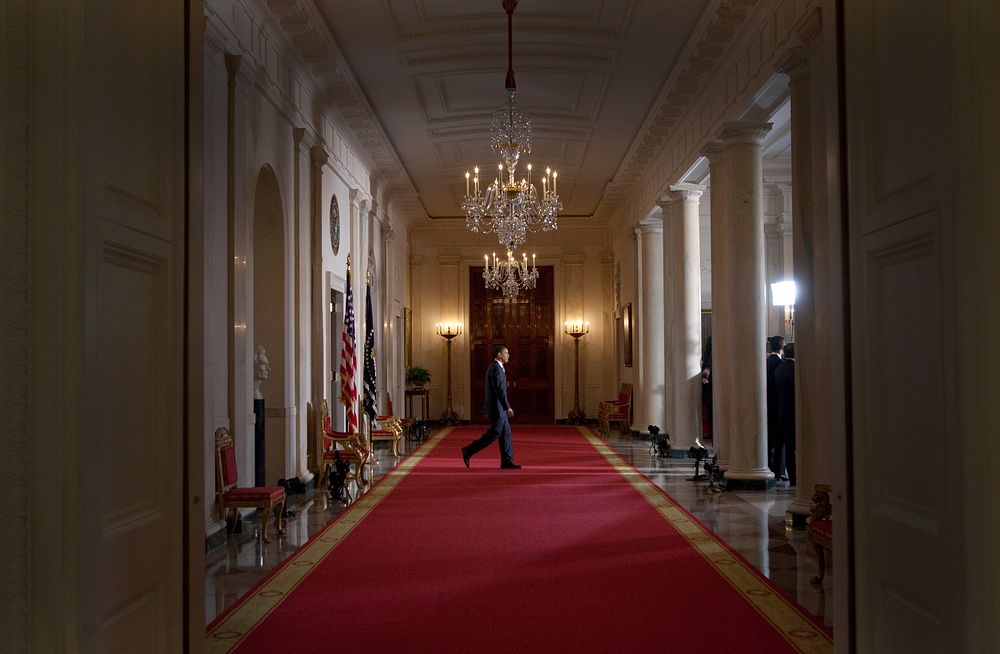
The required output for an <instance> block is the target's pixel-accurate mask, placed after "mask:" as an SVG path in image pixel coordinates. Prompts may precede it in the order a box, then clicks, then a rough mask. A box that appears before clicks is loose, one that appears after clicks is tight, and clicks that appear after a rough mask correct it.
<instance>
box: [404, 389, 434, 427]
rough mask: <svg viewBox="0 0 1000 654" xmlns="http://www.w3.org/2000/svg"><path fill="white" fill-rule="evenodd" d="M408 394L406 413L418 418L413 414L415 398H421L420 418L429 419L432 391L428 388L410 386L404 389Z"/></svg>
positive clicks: (406, 394)
mask: <svg viewBox="0 0 1000 654" xmlns="http://www.w3.org/2000/svg"><path fill="white" fill-rule="evenodd" d="M404 394H405V396H406V415H407V416H408V417H413V418H416V416H415V415H414V414H413V398H415V397H416V398H419V400H420V419H421V420H427V419H428V418H429V417H430V414H431V399H430V393H429V392H428V390H427V389H426V388H408V389H406V391H404Z"/></svg>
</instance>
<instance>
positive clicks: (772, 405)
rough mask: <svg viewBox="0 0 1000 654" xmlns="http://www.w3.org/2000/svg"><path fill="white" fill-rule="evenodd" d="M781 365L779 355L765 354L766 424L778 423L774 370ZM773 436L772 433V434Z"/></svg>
mask: <svg viewBox="0 0 1000 654" xmlns="http://www.w3.org/2000/svg"><path fill="white" fill-rule="evenodd" d="M780 365H781V357H780V356H778V355H777V354H774V353H773V352H772V353H771V354H768V355H767V424H768V429H770V428H771V425H772V423H773V424H774V425H777V424H778V387H777V386H776V385H775V383H774V371H775V370H777V369H778V366H780ZM772 436H773V434H772Z"/></svg>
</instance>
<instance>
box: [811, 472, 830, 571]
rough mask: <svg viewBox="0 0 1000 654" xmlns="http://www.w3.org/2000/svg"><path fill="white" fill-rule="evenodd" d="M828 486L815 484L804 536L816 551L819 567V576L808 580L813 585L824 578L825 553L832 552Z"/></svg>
mask: <svg viewBox="0 0 1000 654" xmlns="http://www.w3.org/2000/svg"><path fill="white" fill-rule="evenodd" d="M831 490H832V486H830V485H829V484H816V486H815V490H814V492H813V496H812V501H813V506H812V515H810V516H809V525H808V526H807V527H806V536H808V538H809V541H810V542H811V543H812V544H813V548H815V550H816V564H817V565H818V566H819V574H818V575H816V576H815V577H813V578H812V579H810V581H811V582H812V583H814V584H821V583H823V577H825V576H826V553H827V552H832V551H833V519H832V514H833V507H832V506H831V505H830V491H831Z"/></svg>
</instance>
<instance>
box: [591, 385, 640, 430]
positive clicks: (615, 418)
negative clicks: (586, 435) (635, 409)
mask: <svg viewBox="0 0 1000 654" xmlns="http://www.w3.org/2000/svg"><path fill="white" fill-rule="evenodd" d="M612 423H621V426H622V433H623V434H624V433H627V432H628V430H629V429H630V428H631V427H632V384H629V383H627V382H626V383H623V384H622V388H621V390H620V391H619V392H618V399H616V400H606V401H604V402H601V405H600V407H598V409H597V424H598V428H599V429H600V431H601V433H602V434H609V433H610V432H611V425H612Z"/></svg>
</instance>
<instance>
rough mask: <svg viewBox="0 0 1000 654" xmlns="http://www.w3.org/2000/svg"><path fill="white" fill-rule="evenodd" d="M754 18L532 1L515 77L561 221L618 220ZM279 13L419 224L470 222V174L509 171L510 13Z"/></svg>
mask: <svg viewBox="0 0 1000 654" xmlns="http://www.w3.org/2000/svg"><path fill="white" fill-rule="evenodd" d="M746 4H747V3H745V2H725V1H724V0H520V2H519V5H518V7H517V9H516V11H515V12H514V21H513V26H514V41H513V66H514V72H515V74H516V79H517V90H518V94H517V97H518V101H519V103H520V104H521V106H522V107H523V108H524V109H525V110H526V111H528V112H529V113H530V115H531V117H532V132H533V142H532V152H531V154H530V155H529V156H528V158H527V161H529V162H531V163H533V164H534V166H535V168H536V170H537V169H538V168H539V167H541V168H543V169H544V168H545V167H546V166H551V167H553V168H555V169H557V170H558V171H559V192H560V196H561V198H562V201H563V205H564V210H563V212H562V214H561V215H562V216H564V217H580V218H591V217H595V216H596V217H597V218H604V217H605V215H606V214H610V213H611V212H612V211H613V210H614V209H615V207H616V203H617V202H620V198H621V197H622V196H623V195H624V193H625V192H627V188H628V186H629V184H631V183H632V182H634V180H635V179H636V178H637V177H638V176H639V175H641V174H642V173H643V172H644V170H645V169H646V168H647V167H648V165H649V163H650V161H651V159H652V156H651V155H650V153H649V151H650V150H652V149H655V148H656V147H657V145H658V144H659V143H661V142H662V141H663V139H664V136H665V134H666V132H667V131H668V130H669V125H670V121H671V120H672V119H674V118H676V116H677V114H678V112H677V111H676V110H675V109H670V108H668V107H667V106H666V102H667V99H668V98H669V97H676V96H678V94H683V93H687V94H693V93H695V92H696V90H697V89H698V87H699V78H700V76H702V75H703V74H705V73H707V72H708V71H710V70H711V69H712V67H713V65H714V63H715V60H717V59H718V58H719V57H720V56H721V54H722V53H723V51H724V45H725V42H726V41H727V40H728V39H731V38H732V33H733V31H734V30H736V29H738V27H739V25H740V23H741V22H742V21H743V19H744V18H745V15H746V13H745V6H746ZM751 4H752V3H751ZM268 5H269V6H270V8H271V9H272V12H273V13H274V14H275V15H276V16H277V17H278V18H279V19H280V20H281V22H282V24H283V25H284V26H285V28H286V31H288V32H289V33H290V34H292V36H293V42H295V43H296V45H297V46H298V47H299V50H300V52H301V53H302V54H303V57H304V59H305V60H306V61H307V62H308V63H311V64H312V65H313V68H314V71H316V72H317V76H318V77H319V78H320V79H323V78H324V75H325V77H326V83H327V88H328V91H329V93H330V95H331V97H333V98H334V100H335V102H336V103H337V104H338V107H339V109H340V111H341V113H342V115H344V117H345V119H346V120H347V121H348V123H349V124H350V125H351V126H352V128H353V130H354V133H355V135H356V136H357V137H358V139H359V140H360V141H361V142H362V144H363V145H365V147H366V149H367V150H368V151H369V152H371V153H372V155H373V158H374V159H375V163H376V167H377V169H378V170H379V176H380V177H381V183H383V184H385V185H386V186H388V187H390V188H391V189H392V191H393V195H394V197H396V198H397V201H400V200H401V201H402V205H403V206H405V207H406V209H405V210H406V211H407V212H409V213H411V214H413V217H421V218H422V217H424V216H426V218H428V219H431V220H435V221H436V220H458V219H461V218H462V215H461V209H460V205H461V202H462V196H463V195H464V192H465V178H464V173H465V171H466V170H469V169H470V168H471V167H472V166H473V165H476V164H478V165H479V166H480V167H481V168H484V169H486V170H492V169H494V168H495V166H496V162H497V157H496V156H495V155H494V154H493V153H492V151H491V150H490V146H489V129H490V120H491V114H492V112H493V110H494V109H496V108H497V107H498V106H499V105H500V104H501V103H503V101H504V97H505V96H504V78H505V74H506V69H507V16H506V13H505V11H504V9H503V7H502V4H501V0H314V5H315V7H307V9H305V10H303V9H301V7H302V4H300V3H299V2H290V1H289V0H268ZM729 5H734V6H737V7H743V8H744V9H734V8H732V7H730V6H729ZM312 22H320V23H322V27H321V28H320V29H319V30H317V29H316V28H315V26H311V25H310V23H312ZM330 39H332V41H333V43H332V44H330V43H328V42H326V41H329V40H330ZM713 58H714V59H713ZM671 94H673V95H671ZM602 214H605V215H602Z"/></svg>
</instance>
